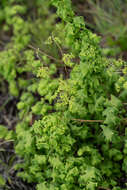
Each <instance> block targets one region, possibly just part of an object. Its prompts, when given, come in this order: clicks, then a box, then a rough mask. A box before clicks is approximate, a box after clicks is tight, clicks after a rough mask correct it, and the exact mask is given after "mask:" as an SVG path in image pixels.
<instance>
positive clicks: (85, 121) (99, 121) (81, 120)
mask: <svg viewBox="0 0 127 190" xmlns="http://www.w3.org/2000/svg"><path fill="white" fill-rule="evenodd" d="M72 120H73V121H78V122H83V123H103V122H104V120H84V119H72ZM123 120H124V121H127V118H123Z"/></svg>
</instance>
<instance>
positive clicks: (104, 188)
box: [98, 187, 111, 190]
mask: <svg viewBox="0 0 127 190" xmlns="http://www.w3.org/2000/svg"><path fill="white" fill-rule="evenodd" d="M98 188H99V189H103V190H111V189H109V188H107V187H98Z"/></svg>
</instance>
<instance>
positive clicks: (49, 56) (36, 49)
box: [28, 44, 61, 62]
mask: <svg viewBox="0 0 127 190" xmlns="http://www.w3.org/2000/svg"><path fill="white" fill-rule="evenodd" d="M28 47H29V48H31V49H33V50H35V51H38V52H40V53H42V54H44V55H46V56H47V57H48V58H50V59H52V60H54V61H57V62H61V60H59V59H56V58H55V57H53V56H51V55H48V54H47V53H46V52H44V51H42V50H40V48H35V47H34V46H32V45H31V44H29V45H28Z"/></svg>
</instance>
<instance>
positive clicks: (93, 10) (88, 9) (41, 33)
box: [0, 0, 127, 190]
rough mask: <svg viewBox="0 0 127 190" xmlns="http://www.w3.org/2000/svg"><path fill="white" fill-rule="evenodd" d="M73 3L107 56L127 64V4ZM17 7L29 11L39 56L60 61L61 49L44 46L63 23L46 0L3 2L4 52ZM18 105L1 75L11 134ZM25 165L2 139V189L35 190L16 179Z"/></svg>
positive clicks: (0, 37) (0, 99)
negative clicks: (18, 165) (17, 167)
mask: <svg viewBox="0 0 127 190" xmlns="http://www.w3.org/2000/svg"><path fill="white" fill-rule="evenodd" d="M72 2H73V7H74V10H75V12H76V14H77V15H82V16H83V17H84V20H85V23H86V26H87V28H89V29H90V30H92V31H93V32H94V33H97V35H99V36H101V46H102V48H103V53H104V54H105V55H106V56H109V58H110V57H111V58H122V59H123V60H127V0H72ZM17 3H18V4H20V5H22V6H24V7H26V8H27V11H25V8H24V10H23V12H24V13H23V14H22V16H21V17H22V18H23V19H24V20H26V21H27V27H28V28H29V29H28V30H29V33H30V35H31V43H32V47H33V48H34V49H35V51H36V54H37V56H39V54H38V52H37V49H38V48H40V49H41V51H42V52H43V53H44V54H50V55H51V56H54V57H57V56H58V54H59V48H58V47H57V45H56V48H54V46H53V48H52V47H51V46H48V45H47V44H46V43H44V42H45V41H46V40H47V38H48V36H49V35H51V32H52V31H54V32H56V33H57V29H56V28H55V24H56V23H59V21H60V20H59V19H57V17H56V14H55V8H54V7H51V6H50V5H49V3H48V1H43V0H31V1H25V0H17V1H13V0H10V1H8V0H1V1H0V51H3V50H4V49H5V48H6V47H7V45H8V46H11V40H12V36H13V32H14V31H13V27H12V26H10V25H12V23H11V16H12V15H11V14H13V13H12V7H13V6H14V5H15V4H17ZM21 12H22V11H21ZM17 16H18V13H17ZM19 25H20V23H19ZM61 38H62V35H61ZM58 58H60V56H59V57H58ZM19 60H20V61H19ZM18 61H19V64H20V63H21V62H22V58H21V57H20V58H18ZM22 75H24V73H23V74H22ZM24 77H31V76H24ZM1 81H2V82H1ZM17 101H18V99H17V98H16V97H13V96H10V95H9V94H8V86H7V84H6V82H4V83H3V77H2V75H0V125H2V126H7V130H10V129H13V130H15V125H16V122H17V117H18V116H17V107H16V103H17ZM21 161H22V160H20V159H19V158H18V157H17V156H16V155H15V153H14V150H13V142H10V141H3V140H2V136H1V135H0V186H1V187H0V189H5V190H17V189H19V190H29V189H31V190H32V189H33V190H34V189H35V186H34V185H33V184H27V183H26V182H23V181H22V180H21V179H20V178H19V177H16V172H15V171H14V168H13V167H14V165H15V163H17V162H21Z"/></svg>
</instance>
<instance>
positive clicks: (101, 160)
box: [0, 0, 127, 190]
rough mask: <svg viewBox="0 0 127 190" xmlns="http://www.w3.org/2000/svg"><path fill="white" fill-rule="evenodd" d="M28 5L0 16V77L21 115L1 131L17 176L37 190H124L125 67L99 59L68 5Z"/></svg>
mask: <svg viewBox="0 0 127 190" xmlns="http://www.w3.org/2000/svg"><path fill="white" fill-rule="evenodd" d="M31 2H32V4H31ZM31 2H29V1H23V0H18V1H14V0H10V1H9V2H8V1H6V0H2V2H1V10H0V25H1V27H2V30H1V36H2V35H4V34H6V36H8V38H7V39H9V40H7V39H6V40H5V41H2V46H3V49H2V50H1V52H0V78H1V81H2V82H4V81H6V82H7V84H8V90H9V92H10V94H11V95H13V96H15V97H17V99H18V103H17V108H18V110H19V121H18V123H17V125H16V132H15V133H13V132H11V133H10V132H9V135H8V131H7V130H6V129H4V128H5V127H4V126H0V130H1V134H2V135H1V138H5V139H7V140H9V139H13V140H14V144H15V152H16V154H18V155H19V156H20V157H22V158H23V159H24V162H23V163H22V164H17V165H16V166H15V169H17V170H19V169H22V170H21V171H22V172H19V173H18V175H19V176H20V177H22V178H23V179H24V180H27V181H28V182H34V183H36V184H37V190H80V189H83V190H96V189H113V190H120V189H124V190H126V189H127V187H126V180H125V179H126V177H127V176H126V172H127V130H126V117H127V114H126V98H127V80H126V79H127V76H126V73H127V69H126V62H124V61H122V60H114V59H108V58H106V57H105V56H103V54H102V49H101V47H100V45H99V42H100V38H99V37H98V36H96V35H95V34H93V33H92V32H91V31H89V30H88V29H87V28H86V27H85V23H84V20H83V18H82V17H80V16H75V14H74V12H73V9H72V5H71V1H70V0H51V1H44V0H36V1H31ZM52 6H54V7H56V9H57V15H56V14H55V9H54V7H52ZM58 18H59V19H58ZM2 88H4V87H2ZM122 180H124V183H123V181H122Z"/></svg>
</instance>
